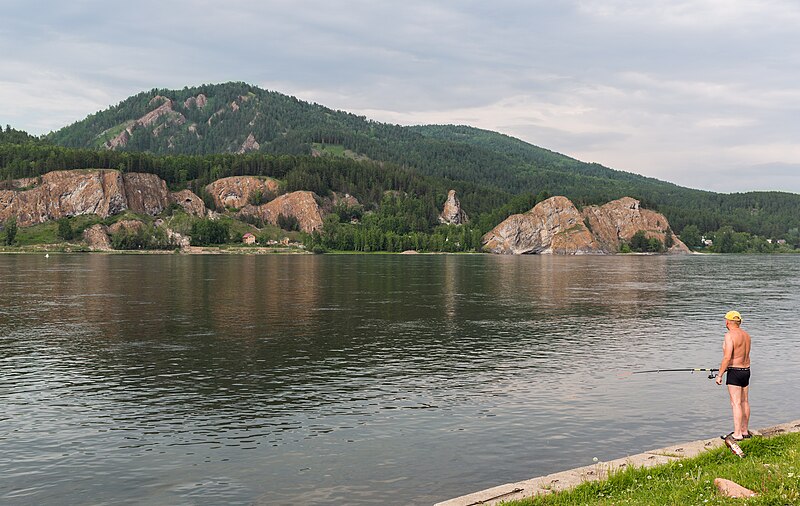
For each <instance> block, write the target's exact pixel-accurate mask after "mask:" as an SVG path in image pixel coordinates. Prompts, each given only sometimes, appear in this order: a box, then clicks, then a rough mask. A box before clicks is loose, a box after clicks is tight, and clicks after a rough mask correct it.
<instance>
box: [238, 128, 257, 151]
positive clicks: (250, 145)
mask: <svg viewBox="0 0 800 506" xmlns="http://www.w3.org/2000/svg"><path fill="white" fill-rule="evenodd" d="M260 147H261V146H260V145H259V144H258V142H257V141H256V138H255V136H254V135H253V133H252V132H250V135H248V136H247V139H245V140H244V142H243V143H242V146H241V147H240V148H239V150H238V151H237V153H239V154H240V155H241V154H244V153H248V152H250V151H258V148H260Z"/></svg>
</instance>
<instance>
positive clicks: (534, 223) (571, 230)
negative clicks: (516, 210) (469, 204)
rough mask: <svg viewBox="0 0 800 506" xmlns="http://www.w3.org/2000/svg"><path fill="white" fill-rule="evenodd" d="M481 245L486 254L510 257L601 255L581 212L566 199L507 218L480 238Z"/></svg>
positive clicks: (550, 199)
mask: <svg viewBox="0 0 800 506" xmlns="http://www.w3.org/2000/svg"><path fill="white" fill-rule="evenodd" d="M483 244H484V249H485V250H486V251H489V252H491V253H500V254H510V255H521V254H525V253H544V254H547V253H555V254H561V255H580V254H588V253H600V252H601V250H600V247H599V245H598V244H597V242H596V241H595V239H594V237H593V236H592V233H591V232H589V229H587V228H586V226H585V225H584V224H583V217H582V216H581V213H580V211H578V209H577V208H576V207H575V205H574V204H573V203H572V202H570V201H569V199H567V198H566V197H552V198H549V199H547V200H545V201H542V202H539V203H538V204H536V206H535V207H534V208H533V209H531V210H530V211H528V212H526V213H525V214H515V215H512V216H509V217H508V218H507V219H506V220H505V221H503V222H502V223H500V224H499V225H497V226H496V227H495V228H494V229H492V230H491V231H490V232H489V233H487V234H486V235H484V236H483Z"/></svg>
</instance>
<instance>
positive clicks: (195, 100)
mask: <svg viewBox="0 0 800 506" xmlns="http://www.w3.org/2000/svg"><path fill="white" fill-rule="evenodd" d="M207 103H208V97H206V96H205V95H203V94H202V93H200V94H198V95H197V96H196V97H189V98H187V99H186V100H184V101H183V106H184V107H185V108H187V109H191V108H192V107H197V108H198V109H202V108H203V107H205V106H206V104H207Z"/></svg>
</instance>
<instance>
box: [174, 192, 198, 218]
mask: <svg viewBox="0 0 800 506" xmlns="http://www.w3.org/2000/svg"><path fill="white" fill-rule="evenodd" d="M169 199H170V202H172V203H175V204H178V205H179V206H181V207H182V208H183V210H184V211H186V212H187V213H188V214H191V215H192V216H197V217H198V218H202V217H204V216H205V215H206V204H205V202H203V199H201V198H200V197H198V196H197V195H195V194H194V193H193V192H192V191H191V190H181V191H179V192H174V193H171V194H170V195H169Z"/></svg>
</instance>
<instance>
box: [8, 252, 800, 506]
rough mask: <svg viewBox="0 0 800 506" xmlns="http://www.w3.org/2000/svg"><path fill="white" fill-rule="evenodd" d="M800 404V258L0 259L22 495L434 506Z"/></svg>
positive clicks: (11, 432)
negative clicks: (737, 344) (736, 319)
mask: <svg viewBox="0 0 800 506" xmlns="http://www.w3.org/2000/svg"><path fill="white" fill-rule="evenodd" d="M730 309H736V310H738V311H740V312H741V313H742V315H743V317H744V324H743V327H744V328H745V329H746V330H748V331H749V332H750V333H751V334H752V336H753V352H752V364H753V365H752V367H753V380H752V387H751V402H752V410H753V414H752V422H751V425H752V426H753V427H755V428H757V427H760V426H765V425H769V424H774V423H778V422H783V421H787V420H792V419H797V418H798V417H799V416H800V415H799V413H798V412H799V411H800V401H798V398H799V397H798V396H797V393H796V392H797V385H798V384H800V368H798V359H797V349H798V342H800V339H798V333H797V329H798V328H800V256H777V255H773V256H744V255H740V256H724V255H717V256H712V255H688V256H607V257H606V256H603V257H595V256H593V257H554V256H522V257H503V256H492V255H416V256H410V255H409V256H406V255H340V256H337V255H322V256H310V255H309V256H302V255H301V256H291V255H267V256H181V255H102V254H83V255H51V257H50V258H45V257H44V256H43V255H0V378H1V380H0V402H1V403H2V405H3V410H2V412H0V445H1V447H2V452H0V502H2V503H3V504H78V503H80V504H154V505H155V504H344V503H347V504H430V503H433V502H436V501H438V500H444V499H447V498H450V497H454V496H457V495H461V494H465V493H468V492H471V491H474V490H479V489H482V488H486V487H489V486H493V485H498V484H501V483H506V482H509V481H516V480H522V479H526V478H530V477H533V476H538V475H543V474H547V473H550V472H555V471H559V470H563V469H567V468H571V467H576V466H580V465H587V464H590V463H591V462H592V459H593V458H594V457H597V458H598V459H600V460H609V459H613V458H617V457H621V456H624V455H627V454H631V453H636V452H639V451H643V450H646V449H651V448H655V447H659V446H663V445H667V444H671V443H674V442H680V441H688V440H693V439H699V438H703V437H708V436H709V435H713V434H717V433H719V434H722V433H726V432H728V431H729V430H731V429H732V426H731V421H730V417H731V415H730V408H729V404H728V400H727V394H726V391H725V389H724V387H718V386H716V385H715V384H714V383H713V381H711V380H708V379H707V378H706V375H705V374H699V373H696V374H691V373H658V374H643V375H634V376H628V375H625V374H624V373H625V372H629V371H633V370H639V369H656V368H674V367H718V366H719V361H720V355H721V343H722V336H723V334H724V332H725V328H724V322H723V315H724V314H725V312H726V311H728V310H730Z"/></svg>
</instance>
